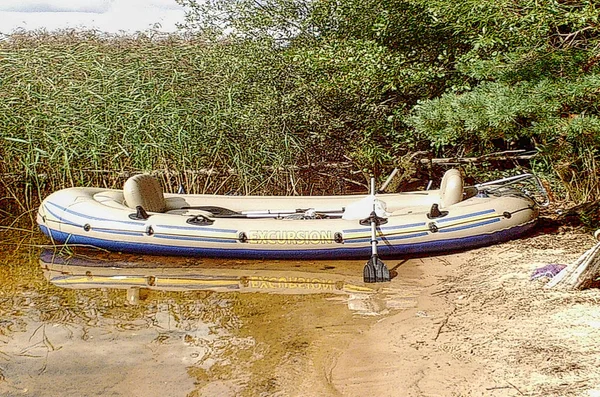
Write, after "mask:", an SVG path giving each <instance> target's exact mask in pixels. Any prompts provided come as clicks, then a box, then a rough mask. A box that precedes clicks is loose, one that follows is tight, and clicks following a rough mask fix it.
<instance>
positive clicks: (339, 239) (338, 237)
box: [333, 232, 344, 244]
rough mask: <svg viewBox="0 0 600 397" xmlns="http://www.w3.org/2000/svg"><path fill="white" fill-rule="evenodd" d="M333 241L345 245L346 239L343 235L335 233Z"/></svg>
mask: <svg viewBox="0 0 600 397" xmlns="http://www.w3.org/2000/svg"><path fill="white" fill-rule="evenodd" d="M333 241H335V242H336V243H338V244H343V243H344V237H343V236H342V233H340V232H335V233H334V234H333Z"/></svg>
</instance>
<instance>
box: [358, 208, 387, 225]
mask: <svg viewBox="0 0 600 397" xmlns="http://www.w3.org/2000/svg"><path fill="white" fill-rule="evenodd" d="M373 222H375V224H376V225H377V226H379V225H385V224H386V223H387V222H388V220H387V218H382V217H380V216H377V214H376V213H375V211H373V212H371V215H369V217H368V218H365V219H361V220H360V221H359V223H360V224H361V225H362V226H370V225H371V223H373Z"/></svg>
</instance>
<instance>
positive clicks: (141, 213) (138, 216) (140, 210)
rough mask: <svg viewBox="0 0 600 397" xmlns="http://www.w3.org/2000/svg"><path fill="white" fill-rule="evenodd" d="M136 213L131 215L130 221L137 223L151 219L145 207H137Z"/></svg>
mask: <svg viewBox="0 0 600 397" xmlns="http://www.w3.org/2000/svg"><path fill="white" fill-rule="evenodd" d="M135 211H136V213H135V214H129V218H130V219H133V220H135V221H145V220H146V219H148V218H150V215H148V213H147V212H146V210H145V209H144V207H142V206H141V205H138V206H137V207H135Z"/></svg>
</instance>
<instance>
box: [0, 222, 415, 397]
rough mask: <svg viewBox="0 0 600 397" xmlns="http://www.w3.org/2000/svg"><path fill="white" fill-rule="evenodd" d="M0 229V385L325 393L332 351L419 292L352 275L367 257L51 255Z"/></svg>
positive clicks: (410, 282) (45, 390)
mask: <svg viewBox="0 0 600 397" xmlns="http://www.w3.org/2000/svg"><path fill="white" fill-rule="evenodd" d="M0 236H1V238H2V240H1V241H2V243H3V244H2V245H1V246H0V249H1V250H2V253H1V254H2V259H0V395H9V396H59V395H79V396H100V395H102V396H164V395H170V396H202V395H223V396H239V395H242V396H243V395H252V396H255V395H265V396H270V395H290V394H292V395H294V394H306V393H303V392H302V390H304V389H306V387H309V388H310V389H309V390H310V393H309V394H312V395H335V394H336V390H335V387H334V385H333V384H332V380H331V379H330V378H328V377H327V376H326V374H327V373H328V370H329V368H330V366H331V365H332V361H333V360H334V359H335V357H334V356H335V353H336V352H339V351H340V349H343V347H344V346H346V345H347V344H348V343H352V337H353V335H356V334H357V333H360V332H362V331H364V330H366V329H367V328H368V327H369V325H370V324H372V322H373V321H378V319H381V318H382V316H386V315H389V314H390V313H393V312H395V311H397V310H402V309H403V308H407V307H412V306H414V304H415V299H416V296H417V295H418V293H419V291H420V287H419V286H418V284H419V283H418V278H419V275H418V273H414V274H412V275H411V274H410V272H409V273H408V275H407V276H406V275H405V276H404V277H403V278H402V280H400V279H399V278H398V277H397V278H395V279H393V280H392V282H391V283H385V284H377V285H374V284H364V283H363V282H362V267H363V266H364V264H365V262H366V259H365V261H343V262H334V261H330V262H323V261H319V262H308V261H305V262H294V261H270V262H266V261H241V260H208V259H193V258H192V259H190V258H164V257H144V256H131V255H120V254H108V253H102V252H97V251H87V250H81V249H79V250H77V251H75V252H72V251H69V252H56V251H47V250H43V249H41V248H39V244H40V243H45V242H46V241H45V240H43V239H40V238H41V237H39V236H38V235H37V234H34V237H30V236H29V235H27V234H24V233H11V234H7V233H2V234H1V235H0ZM387 264H388V266H389V267H392V268H394V267H395V266H399V265H400V264H402V261H392V262H389V261H388V262H387ZM402 266H406V264H403V265H402ZM392 274H395V271H394V270H392Z"/></svg>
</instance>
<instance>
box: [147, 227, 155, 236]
mask: <svg viewBox="0 0 600 397" xmlns="http://www.w3.org/2000/svg"><path fill="white" fill-rule="evenodd" d="M146 234H147V235H148V236H152V235H153V234H154V229H153V228H152V226H148V227H147V228H146Z"/></svg>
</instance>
